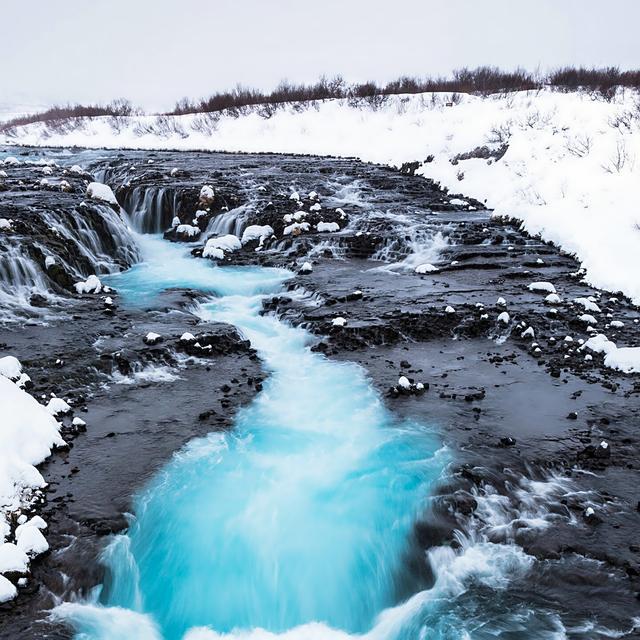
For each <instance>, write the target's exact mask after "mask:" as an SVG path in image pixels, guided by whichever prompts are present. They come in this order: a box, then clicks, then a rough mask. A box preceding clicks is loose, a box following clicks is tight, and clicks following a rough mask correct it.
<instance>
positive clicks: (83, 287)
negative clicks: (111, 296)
mask: <svg viewBox="0 0 640 640" xmlns="http://www.w3.org/2000/svg"><path fill="white" fill-rule="evenodd" d="M73 286H74V287H75V289H76V291H77V292H78V293H100V291H102V283H101V282H100V279H99V278H98V276H95V275H92V276H89V277H88V278H87V279H86V280H85V281H84V282H76V283H75V284H74V285H73Z"/></svg>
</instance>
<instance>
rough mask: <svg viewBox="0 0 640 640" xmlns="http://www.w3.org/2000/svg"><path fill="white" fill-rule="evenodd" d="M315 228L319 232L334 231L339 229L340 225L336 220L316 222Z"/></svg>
mask: <svg viewBox="0 0 640 640" xmlns="http://www.w3.org/2000/svg"><path fill="white" fill-rule="evenodd" d="M316 229H317V230H318V231H319V232H320V233H323V232H324V233H335V232H336V231H340V225H339V224H338V223H337V222H318V224H317V225H316Z"/></svg>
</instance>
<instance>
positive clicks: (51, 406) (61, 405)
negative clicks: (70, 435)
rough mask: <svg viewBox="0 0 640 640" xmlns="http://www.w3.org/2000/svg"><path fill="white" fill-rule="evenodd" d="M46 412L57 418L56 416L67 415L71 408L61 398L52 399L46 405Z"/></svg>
mask: <svg viewBox="0 0 640 640" xmlns="http://www.w3.org/2000/svg"><path fill="white" fill-rule="evenodd" d="M47 411H48V412H49V413H50V414H51V415H52V416H57V415H58V414H65V413H69V412H70V411H71V407H70V406H69V404H68V403H67V402H65V401H64V400H63V399H62V398H55V397H54V398H51V400H49V403H48V404H47Z"/></svg>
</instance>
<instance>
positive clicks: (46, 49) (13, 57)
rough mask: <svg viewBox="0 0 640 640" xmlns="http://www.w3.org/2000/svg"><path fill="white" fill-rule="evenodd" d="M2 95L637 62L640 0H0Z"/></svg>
mask: <svg viewBox="0 0 640 640" xmlns="http://www.w3.org/2000/svg"><path fill="white" fill-rule="evenodd" d="M1 4H2V7H0V41H1V42H2V50H3V55H2V58H1V59H0V104H2V103H4V104H5V105H6V104H12V103H13V104H18V103H20V104H39V105H40V104H49V103H53V102H57V103H62V102H64V103H66V102H70V101H80V102H88V101H102V102H104V101H109V100H111V99H113V98H116V97H126V98H129V99H131V100H132V101H134V102H135V103H136V104H139V105H141V106H143V107H145V108H149V109H167V108H170V107H171V106H173V103H174V102H175V101H176V100H177V99H179V98H181V97H182V96H189V97H194V98H198V97H203V96H206V95H209V94H210V93H213V92H215V91H217V90H220V89H227V88H232V87H234V86H235V85H236V84H238V83H241V84H244V85H250V86H254V87H258V88H261V89H270V88H273V87H274V86H275V85H276V84H277V83H278V82H279V81H280V80H281V79H283V78H287V79H289V80H292V81H296V82H298V81H314V80H316V79H317V78H318V77H319V76H320V75H321V74H326V75H335V74H337V73H340V74H342V75H343V76H344V77H345V78H346V79H347V80H349V81H364V80H370V79H371V80H376V81H378V82H385V81H388V80H391V79H393V78H395V77H397V76H399V75H416V76H424V75H429V74H433V75H436V74H447V73H449V72H450V71H452V70H453V69H456V68H459V67H462V66H469V67H475V66H479V65H484V64H490V65H497V66H500V67H503V68H505V69H512V68H514V67H517V66H523V67H526V68H528V69H531V70H534V69H536V68H541V69H543V70H546V69H549V68H553V67H556V66H560V65H565V64H572V65H588V66H592V65H596V66H601V65H616V66H620V67H621V68H635V67H640V39H639V38H638V35H637V34H638V25H639V24H640V0H607V2H603V0H15V1H13V2H11V1H10V0H2V3H1Z"/></svg>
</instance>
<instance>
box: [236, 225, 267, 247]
mask: <svg viewBox="0 0 640 640" xmlns="http://www.w3.org/2000/svg"><path fill="white" fill-rule="evenodd" d="M273 233H274V231H273V227H271V226H269V225H268V224H265V225H259V224H252V225H249V226H248V227H247V228H246V229H245V230H244V232H243V233H242V239H241V240H240V242H241V243H242V244H247V242H251V241H252V240H259V241H260V246H262V245H263V244H264V241H265V240H267V238H270V237H271V236H272V235H273Z"/></svg>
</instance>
